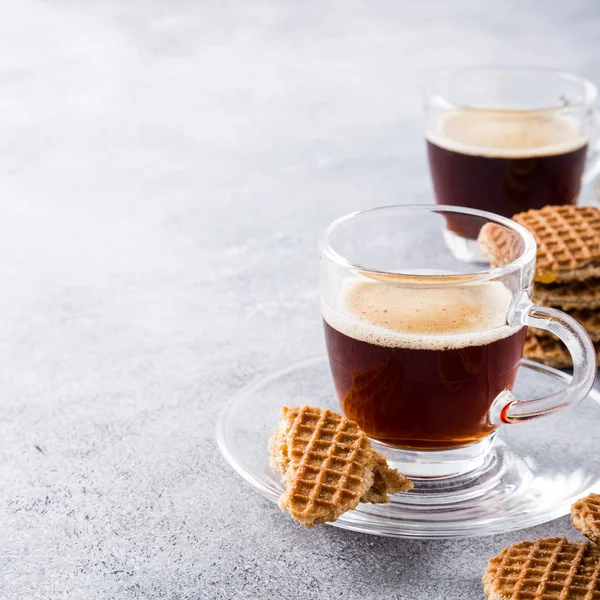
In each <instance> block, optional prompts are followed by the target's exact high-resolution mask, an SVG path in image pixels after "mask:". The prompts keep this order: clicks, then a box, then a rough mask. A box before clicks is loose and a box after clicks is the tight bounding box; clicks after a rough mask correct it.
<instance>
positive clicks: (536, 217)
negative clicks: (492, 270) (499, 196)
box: [478, 206, 600, 283]
mask: <svg viewBox="0 0 600 600" xmlns="http://www.w3.org/2000/svg"><path fill="white" fill-rule="evenodd" d="M513 220H514V221H516V222H517V223H519V224H521V225H523V226H524V227H525V228H526V229H528V230H529V231H530V232H531V234H532V235H533V237H534V238H535V241H536V243H537V262H536V272H535V280H536V281H539V282H540V283H554V282H567V281H584V280H586V279H590V278H592V277H600V209H599V208H596V207H594V206H545V207H544V208H542V209H540V210H529V211H527V212H522V213H519V214H517V215H515V216H514V217H513ZM478 242H479V247H480V249H481V252H482V253H483V254H484V256H486V257H487V258H488V260H489V261H490V263H491V264H492V266H493V267H498V266H501V265H505V264H507V263H509V262H512V261H513V260H515V259H516V258H517V257H518V256H519V254H520V251H521V248H520V240H519V238H518V237H517V236H515V235H514V233H513V232H512V231H510V230H509V229H508V228H506V227H502V226H500V225H498V224H496V223H487V224H486V225H484V226H483V227H482V228H481V232H480V234H479V237H478Z"/></svg>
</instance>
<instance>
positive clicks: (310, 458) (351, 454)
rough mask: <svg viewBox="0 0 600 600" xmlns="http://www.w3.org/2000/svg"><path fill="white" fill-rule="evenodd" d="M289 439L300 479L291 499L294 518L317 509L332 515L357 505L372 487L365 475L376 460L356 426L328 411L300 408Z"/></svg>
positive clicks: (370, 479) (291, 494) (293, 488)
mask: <svg viewBox="0 0 600 600" xmlns="http://www.w3.org/2000/svg"><path fill="white" fill-rule="evenodd" d="M290 439H291V440H293V442H292V443H291V444H290V458H291V460H292V464H293V465H294V468H295V471H296V475H297V477H296V481H295V482H294V485H293V486H292V487H291V489H290V491H289V494H288V497H289V501H290V502H291V504H292V505H293V507H294V512H296V513H298V514H300V515H302V514H307V513H309V512H313V511H314V509H315V507H322V508H324V509H326V510H332V511H334V510H336V507H340V506H342V507H347V506H351V505H354V506H356V505H357V504H358V502H359V501H360V497H361V496H362V494H363V493H364V492H365V491H366V489H367V488H368V487H370V485H371V483H372V474H371V478H367V480H366V478H365V470H366V469H367V468H368V467H369V466H372V465H373V463H374V459H373V456H372V451H371V448H370V444H369V441H368V440H367V438H366V436H365V435H364V434H363V433H362V432H361V431H360V430H359V429H358V426H357V425H354V424H352V423H350V422H349V421H347V420H346V419H343V418H342V417H340V416H339V415H337V414H335V413H333V412H331V411H329V410H326V411H320V410H318V409H315V408H312V407H302V408H300V409H298V414H297V415H296V416H295V418H294V423H293V425H292V428H291V431H290ZM365 484H366V485H365ZM345 510H347V508H345Z"/></svg>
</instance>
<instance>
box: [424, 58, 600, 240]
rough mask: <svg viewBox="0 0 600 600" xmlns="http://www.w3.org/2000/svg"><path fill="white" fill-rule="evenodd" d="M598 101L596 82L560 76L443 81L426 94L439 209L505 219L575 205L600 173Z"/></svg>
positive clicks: (528, 71) (471, 76) (441, 76)
mask: <svg viewBox="0 0 600 600" xmlns="http://www.w3.org/2000/svg"><path fill="white" fill-rule="evenodd" d="M596 98H597V90H596V87H595V86H594V85H593V84H592V83H591V82H590V81H587V80H586V79H582V78H580V77H576V76H575V75H571V74H569V73H563V72H561V71H557V70H554V69H545V68H528V67H474V68H464V69H453V70H446V71H442V72H440V73H438V74H437V75H436V76H434V77H432V78H431V80H430V82H429V84H428V85H427V86H426V89H425V137H426V142H427V153H428V157H429V166H430V170H431V177H432V181H433V187H434V190H435V196H436V201H437V203H438V204H442V205H454V206H465V207H468V208H476V209H480V210H487V211H490V212H493V213H496V214H499V215H502V216H505V217H512V216H513V215H515V214H516V213H519V212H522V211H526V210H529V209H537V208H542V207H544V206H546V205H548V204H554V205H556V204H575V203H576V202H577V198H578V196H579V192H580V188H581V184H582V181H583V182H584V183H588V182H591V181H592V180H593V179H594V177H596V176H597V175H598V173H600V152H599V151H598V148H597V143H596V141H595V129H596V123H597V118H596V116H597V113H596V109H595V104H596ZM586 163H587V164H586ZM469 237H472V236H469Z"/></svg>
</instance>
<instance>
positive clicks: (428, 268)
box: [320, 205, 596, 477]
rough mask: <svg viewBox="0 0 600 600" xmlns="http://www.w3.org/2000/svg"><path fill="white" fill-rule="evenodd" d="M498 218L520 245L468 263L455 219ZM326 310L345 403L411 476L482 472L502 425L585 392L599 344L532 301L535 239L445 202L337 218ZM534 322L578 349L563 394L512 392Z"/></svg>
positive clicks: (324, 270) (328, 248)
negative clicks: (505, 256) (452, 232)
mask: <svg viewBox="0 0 600 600" xmlns="http://www.w3.org/2000/svg"><path fill="white" fill-rule="evenodd" d="M449 222H451V223H452V224H453V226H455V227H458V228H459V229H463V230H469V231H472V232H480V231H481V229H482V228H483V227H485V226H487V227H491V226H493V227H496V228H502V229H503V230H504V234H505V236H506V238H507V242H508V245H509V246H510V247H511V249H512V250H513V252H514V256H513V257H512V260H511V262H510V263H508V264H506V265H504V266H502V267H499V268H491V267H490V266H489V265H487V266H486V267H482V266H481V265H480V264H473V263H472V262H470V261H468V260H461V259H460V256H458V255H457V254H456V253H455V252H453V251H452V249H451V248H450V247H449V246H448V240H447V236H446V231H447V226H448V223H449ZM320 254H321V267H320V287H321V307H322V315H323V322H324V328H325V337H326V342H327V351H328V355H329V362H330V367H331V372H332V375H333V380H334V383H335V387H336V390H337V395H338V398H339V402H340V406H341V408H342V411H343V412H344V414H345V415H346V416H347V417H348V418H350V419H352V420H354V421H356V422H357V423H358V424H359V425H360V426H361V427H362V428H363V430H364V431H365V432H366V433H367V435H368V436H369V437H370V438H371V439H372V440H373V443H374V445H375V446H376V447H377V448H378V449H380V450H382V451H383V452H384V454H385V455H386V456H387V457H388V459H389V460H390V461H391V462H392V463H393V464H395V466H397V467H399V468H400V469H401V470H402V471H403V472H405V473H407V474H408V475H409V476H412V477H447V476H456V475H461V474H465V473H468V472H473V470H476V469H477V468H478V467H479V466H481V464H482V462H483V461H484V460H485V458H486V456H487V455H488V454H489V452H490V450H491V448H492V444H493V441H494V437H495V435H496V433H497V430H498V428H499V427H500V426H501V425H503V424H504V425H507V424H512V423H518V422H525V421H529V420H532V419H536V418H538V417H542V416H544V415H547V414H550V413H553V412H555V411H557V410H561V409H563V408H565V407H568V406H572V405H574V404H577V403H578V402H580V401H581V400H583V399H584V398H585V397H586V396H587V394H588V393H589V391H590V389H591V388H592V386H593V383H594V379H595V375H596V364H595V352H594V347H593V345H592V343H591V341H590V339H589V337H588V336H587V334H586V333H585V331H584V330H583V329H582V327H581V326H580V325H579V324H578V323H577V322H576V321H575V320H573V319H572V318H571V317H569V316H568V315H566V314H564V313H562V312H560V311H557V310H554V309H551V308H547V307H541V306H536V305H534V304H533V303H532V302H531V301H530V295H531V290H532V285H533V276H534V272H535V257H536V246H535V240H534V239H533V237H532V235H531V234H530V233H529V232H528V231H527V230H526V229H524V228H523V227H521V226H520V225H518V224H517V223H515V222H513V221H511V220H510V219H506V218H503V217H500V216H497V215H494V214H491V213H487V212H483V211H478V210H473V209H467V208H461V207H442V206H435V205H432V206H391V207H385V208H379V209H373V210H368V211H364V212H359V213H354V214H351V215H348V216H347V217H343V218H341V219H339V220H337V221H335V222H334V223H332V224H331V225H330V226H329V227H328V228H327V229H326V231H325V233H324V235H323V237H322V239H321V243H320ZM527 325H532V326H535V327H537V328H540V329H546V330H547V331H550V332H552V333H553V334H555V335H558V336H559V337H560V338H561V340H562V341H563V342H564V343H565V344H566V346H567V348H568V350H569V352H570V353H571V356H572V358H573V365H574V369H573V378H572V381H571V384H570V385H569V387H568V388H567V389H566V390H557V391H556V392H554V393H552V394H550V395H548V396H545V397H542V398H538V399H535V400H528V401H523V400H521V399H517V398H515V397H514V396H513V394H512V388H513V384H514V381H515V378H516V375H517V370H518V367H519V361H520V359H521V355H522V351H523V343H524V340H525V333H526V328H527Z"/></svg>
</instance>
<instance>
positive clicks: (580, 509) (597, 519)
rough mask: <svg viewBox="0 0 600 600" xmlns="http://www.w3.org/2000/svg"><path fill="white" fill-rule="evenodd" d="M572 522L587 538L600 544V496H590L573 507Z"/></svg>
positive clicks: (578, 501)
mask: <svg viewBox="0 0 600 600" xmlns="http://www.w3.org/2000/svg"><path fill="white" fill-rule="evenodd" d="M571 521H573V525H574V526H575V527H576V528H577V529H579V531H581V533H582V534H583V535H585V537H586V538H589V539H590V540H592V542H595V543H596V544H600V494H589V495H588V496H586V497H585V498H581V500H577V502H575V504H573V506H572V507H571Z"/></svg>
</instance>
